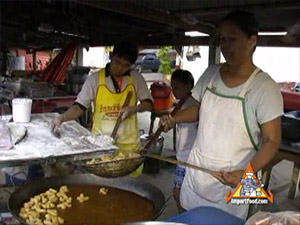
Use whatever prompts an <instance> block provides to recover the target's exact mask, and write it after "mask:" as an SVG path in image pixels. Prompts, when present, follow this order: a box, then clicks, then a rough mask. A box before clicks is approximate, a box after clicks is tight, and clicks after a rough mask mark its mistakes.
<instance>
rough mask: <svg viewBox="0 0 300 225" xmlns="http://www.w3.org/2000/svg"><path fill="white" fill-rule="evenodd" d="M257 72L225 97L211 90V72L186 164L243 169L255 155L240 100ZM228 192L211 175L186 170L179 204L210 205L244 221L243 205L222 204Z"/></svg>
mask: <svg viewBox="0 0 300 225" xmlns="http://www.w3.org/2000/svg"><path fill="white" fill-rule="evenodd" d="M258 71H259V69H258V68H257V69H256V70H255V71H254V72H253V73H252V74H251V76H250V77H249V79H248V80H247V81H246V82H245V84H244V87H243V88H242V91H241V92H240V94H239V95H238V96H226V95H222V94H220V93H218V92H216V91H215V88H214V87H213V81H214V79H215V77H216V74H217V72H216V73H215V75H214V76H213V77H212V79H211V81H210V83H209V85H208V87H207V88H206V90H205V93H204V96H203V98H202V101H201V106H200V110H199V127H198V133H197V138H196V140H195V143H194V146H193V149H192V151H191V153H190V156H189V159H188V162H189V163H191V164H194V165H198V166H201V167H204V168H208V169H211V170H216V171H234V170H242V169H245V168H246V166H247V164H248V162H249V161H250V160H251V159H252V158H253V156H254V155H255V153H256V151H255V149H257V144H256V143H255V142H254V139H253V138H252V136H251V132H250V129H249V125H248V121H247V115H246V108H245V98H244V97H245V94H246V92H247V90H248V87H249V84H250V83H251V82H252V80H253V78H254V77H255V75H256V74H257V73H258ZM229 189H231V187H229V186H227V185H224V184H222V183H221V182H219V181H218V180H217V179H216V178H214V177H213V176H211V175H209V174H207V173H204V172H202V171H199V170H195V169H191V168H187V173H186V176H185V178H184V181H183V185H182V188H181V193H180V202H181V205H182V207H183V208H184V209H187V210H189V209H192V208H195V207H198V206H212V207H216V208H221V209H223V210H224V211H227V212H228V213H230V214H233V215H235V216H238V217H240V218H246V216H247V213H248V206H247V205H243V206H241V205H240V206H237V205H232V204H230V203H229V204H227V203H225V194H226V192H227V191H228V190H229ZM231 190H233V189H231Z"/></svg>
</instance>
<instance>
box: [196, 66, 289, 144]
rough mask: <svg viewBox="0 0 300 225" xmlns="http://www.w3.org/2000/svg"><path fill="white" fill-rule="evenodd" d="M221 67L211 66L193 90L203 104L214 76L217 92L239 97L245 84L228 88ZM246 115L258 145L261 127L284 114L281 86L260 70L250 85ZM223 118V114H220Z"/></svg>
mask: <svg viewBox="0 0 300 225" xmlns="http://www.w3.org/2000/svg"><path fill="white" fill-rule="evenodd" d="M220 67H221V65H220V64H218V65H212V66H209V67H208V68H207V69H206V70H205V71H204V73H203V75H202V76H201V77H200V79H199V80H198V82H197V84H196V85H195V87H194V88H193V90H192V96H193V98H194V99H196V100H197V101H198V102H200V103H201V99H202V97H203V95H204V92H205V89H206V87H207V86H208V84H209V82H210V80H211V79H212V77H213V75H214V74H215V73H216V77H215V79H214V81H213V85H214V87H216V91H217V92H219V93H222V94H224V95H232V96H237V95H239V93H240V92H241V90H242V88H243V86H244V84H245V83H243V84H240V85H238V86H236V87H233V88H229V87H227V86H226V85H225V84H224V82H223V80H222V78H221V75H220ZM245 102H246V113H247V119H248V122H249V126H250V130H251V133H252V136H253V138H254V140H255V142H256V143H259V141H260V129H259V125H261V124H264V123H266V122H269V121H271V120H273V119H275V118H277V117H280V116H281V115H282V114H283V101H282V95H281V92H280V87H279V85H278V84H277V83H276V82H275V81H274V80H273V79H272V78H271V77H270V76H269V75H268V74H267V73H265V72H263V71H262V70H260V72H259V73H258V74H256V76H255V78H254V79H253V81H252V83H251V84H250V85H249V87H248V90H247V92H246V95H245ZM220 116H222V112H220Z"/></svg>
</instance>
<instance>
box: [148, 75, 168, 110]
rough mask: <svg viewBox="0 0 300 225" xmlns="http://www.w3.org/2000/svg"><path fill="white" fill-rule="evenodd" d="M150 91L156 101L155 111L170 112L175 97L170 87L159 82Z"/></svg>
mask: <svg viewBox="0 0 300 225" xmlns="http://www.w3.org/2000/svg"><path fill="white" fill-rule="evenodd" d="M150 90H151V95H152V97H153V99H154V104H153V109H154V110H155V111H160V110H168V109H169V108H171V107H172V105H173V95H172V89H171V87H170V85H168V84H167V83H165V82H161V81H157V82H154V83H153V84H152V85H151V87H150Z"/></svg>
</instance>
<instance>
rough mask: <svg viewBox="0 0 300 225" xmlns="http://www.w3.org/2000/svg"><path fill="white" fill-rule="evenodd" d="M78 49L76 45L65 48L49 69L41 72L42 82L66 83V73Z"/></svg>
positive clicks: (72, 44)
mask: <svg viewBox="0 0 300 225" xmlns="http://www.w3.org/2000/svg"><path fill="white" fill-rule="evenodd" d="M76 47H77V44H76V43H71V44H69V45H67V46H66V47H65V48H63V49H62V50H61V52H60V53H59V54H58V55H57V56H56V57H55V58H54V60H53V61H52V62H51V63H50V64H49V65H48V66H47V68H46V69H44V70H43V71H42V72H41V74H40V77H41V80H42V81H45V82H49V83H56V82H57V83H62V82H64V80H65V75H66V71H67V69H68V67H69V65H70V63H71V61H72V58H73V55H74V52H75V49H76Z"/></svg>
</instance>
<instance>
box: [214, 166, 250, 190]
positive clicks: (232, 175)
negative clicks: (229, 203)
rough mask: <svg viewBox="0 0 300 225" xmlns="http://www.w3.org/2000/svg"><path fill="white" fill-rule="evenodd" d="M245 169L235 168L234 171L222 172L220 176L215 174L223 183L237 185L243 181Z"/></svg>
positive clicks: (231, 185)
mask: <svg viewBox="0 0 300 225" xmlns="http://www.w3.org/2000/svg"><path fill="white" fill-rule="evenodd" d="M243 173H244V170H235V171H232V172H221V173H220V176H215V177H216V178H217V179H218V180H219V181H220V182H221V183H223V184H225V185H228V186H230V187H236V186H237V184H238V183H239V182H240V181H241V179H242V176H243Z"/></svg>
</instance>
